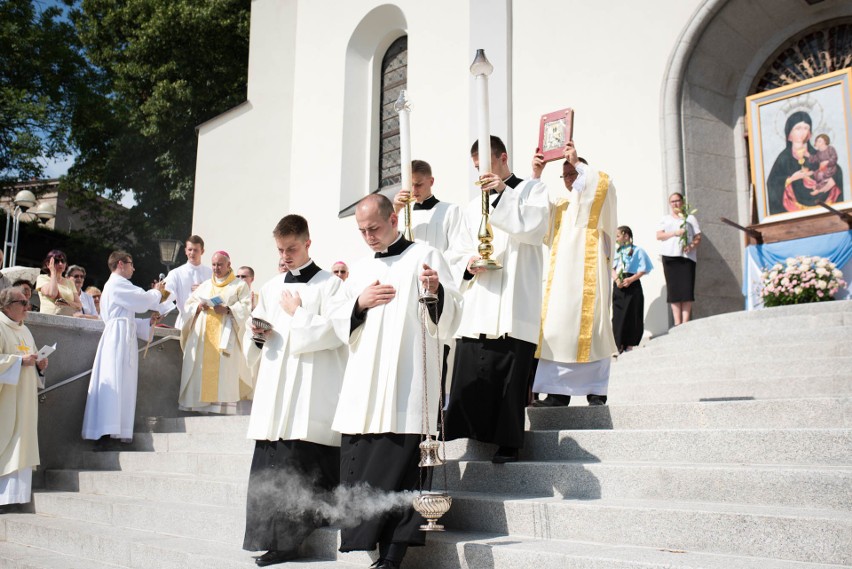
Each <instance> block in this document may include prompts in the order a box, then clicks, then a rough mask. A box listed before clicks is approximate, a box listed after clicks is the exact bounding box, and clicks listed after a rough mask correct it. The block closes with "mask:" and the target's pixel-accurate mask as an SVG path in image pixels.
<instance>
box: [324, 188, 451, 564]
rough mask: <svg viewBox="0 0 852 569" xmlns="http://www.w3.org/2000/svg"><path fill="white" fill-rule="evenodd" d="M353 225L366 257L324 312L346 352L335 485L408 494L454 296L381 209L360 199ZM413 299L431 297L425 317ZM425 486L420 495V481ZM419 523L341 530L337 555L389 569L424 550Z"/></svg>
mask: <svg viewBox="0 0 852 569" xmlns="http://www.w3.org/2000/svg"><path fill="white" fill-rule="evenodd" d="M355 220H356V222H357V223H358V229H359V230H360V232H361V236H362V237H363V238H364V241H365V242H366V243H367V245H368V246H369V247H370V249H372V250H373V251H374V252H375V255H374V257H371V258H367V259H363V260H361V261H359V262H358V263H355V264H354V265H353V266H352V273H351V276H350V277H349V279H348V280H347V281H346V282H345V283H344V284H343V288H342V290H341V293H340V294H338V295H337V296H336V297H335V299H334V303H335V308H334V309H333V312H332V319H333V323H334V327H335V330H336V332H337V334H338V336H339V337H340V339H341V340H344V341H346V342H347V343H348V345H349V361H348V362H347V365H346V373H345V375H344V378H343V387H342V389H341V392H340V403H339V404H338V406H337V412H336V414H335V417H334V422H333V424H332V428H333V429H334V430H335V431H339V432H340V433H342V441H341V449H340V478H341V484H344V485H347V486H348V485H357V484H362V483H366V484H369V485H370V486H371V487H373V488H378V489H380V490H384V491H387V492H394V491H402V490H416V489H417V488H418V486H419V484H420V481H421V476H420V469H419V467H418V462H419V460H420V451H419V448H418V445H419V444H420V437H421V434H422V433H424V430H426V431H428V432H429V433H430V434H432V435H435V434H436V427H437V421H438V393H439V382H440V377H441V369H440V368H441V366H440V354H441V343H442V341H445V340H446V339H448V338H451V337H452V335H453V333H454V332H455V330H456V327H457V326H458V321H459V316H460V312H461V297H460V295H459V293H458V290H457V289H456V287H455V285H454V283H453V279H452V277H451V273H450V268H449V265H448V264H447V263H446V261H445V260H444V258H443V256H442V255H441V253H440V252H439V251H438V250H437V249H434V248H433V247H430V246H428V245H424V244H422V243H412V242H410V241H407V240H406V239H405V238H404V237H403V236H402V235H400V233H399V231H398V230H397V215H396V213H394V211H393V205H392V204H391V201H390V200H388V199H387V198H385V197H384V196H382V195H381V194H371V195H369V196H367V197H365V198H363V199H362V200H361V201H360V202H359V203H358V205H357V206H356V208H355ZM421 290H428V291H430V292H431V293H432V294H435V295H437V302H436V303H435V304H433V305H431V307H430V308H429V310H428V314H427V313H426V312H425V311H424V312H422V313H421V307H422V306H423V305H422V304H421V303H420V302H418V298H419V294H420V291H421ZM424 325H425V328H426V338H425V340H424V338H423V334H422V333H421V326H424ZM424 343H425V354H424ZM424 362H425V366H426V369H425V370H424ZM424 372H425V374H426V377H425V380H424ZM424 384H425V394H426V396H427V401H428V406H427V410H426V416H425V417H424V413H423V408H424V399H423V398H424ZM424 478H425V479H426V481H425V482H424V489H428V474H426V475H424ZM422 520H423V518H422V517H421V516H420V515H419V514H417V513H416V512H415V511H414V509H413V508H406V509H403V510H397V511H393V512H389V513H386V514H384V515H382V516H379V517H376V518H372V519H368V520H365V521H364V522H363V523H361V524H360V525H358V526H357V527H354V528H344V529H343V530H341V545H340V551H356V550H360V551H372V550H373V549H374V548H375V547H376V545H377V544H378V548H379V560H378V561H377V563H376V565H375V567H377V568H378V569H398V568H399V566H400V564H401V562H402V558H403V557H404V555H405V552H406V550H407V548H408V546H410V545H423V544H424V543H425V538H424V535H423V532H421V531H420V530H419V529H418V528H419V526H420V524H421V523H423V521H422Z"/></svg>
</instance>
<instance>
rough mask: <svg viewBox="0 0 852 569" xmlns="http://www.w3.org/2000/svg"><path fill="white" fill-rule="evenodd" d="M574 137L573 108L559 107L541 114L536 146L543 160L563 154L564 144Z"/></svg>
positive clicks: (555, 158)
mask: <svg viewBox="0 0 852 569" xmlns="http://www.w3.org/2000/svg"><path fill="white" fill-rule="evenodd" d="M573 138H574V109H571V108H568V109H561V110H558V111H553V112H552V113H547V114H546V115H542V116H541V123H540V125H539V130H538V148H539V149H540V151H541V153H542V154H544V161H545V162H552V161H553V160H559V159H561V158H562V157H563V156H564V151H565V144H566V143H567V142H568V141H569V140H573Z"/></svg>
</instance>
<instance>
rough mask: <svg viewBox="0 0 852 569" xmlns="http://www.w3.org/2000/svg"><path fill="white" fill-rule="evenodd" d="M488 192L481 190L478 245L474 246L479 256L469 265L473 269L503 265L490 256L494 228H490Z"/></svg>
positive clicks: (492, 268)
mask: <svg viewBox="0 0 852 569" xmlns="http://www.w3.org/2000/svg"><path fill="white" fill-rule="evenodd" d="M490 195H491V194H490V193H489V192H488V191H487V190H483V191H482V220H481V221H480V223H479V233H477V235H476V236H477V237H478V238H479V246H478V247H477V248H476V249H477V251H478V252H479V256H480V258H479V259H477V260H476V261H474V262H473V263H471V265H470V266H471V267H473V268H475V269H479V268H484V269H486V270H489V271H495V270H497V269H502V268H503V265H501V264H500V263H499V262H497V261H495V260H494V259H492V258H491V254H492V253H493V252H494V246H493V245H492V244H491V242H492V241H494V230H493V229H491V213H490V207H489V206H490V205H491V204H490V203H489V201H488V198H489V197H490Z"/></svg>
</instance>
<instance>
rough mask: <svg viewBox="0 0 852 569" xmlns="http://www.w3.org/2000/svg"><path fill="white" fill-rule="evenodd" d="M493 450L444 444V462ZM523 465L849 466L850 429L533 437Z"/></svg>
mask: <svg viewBox="0 0 852 569" xmlns="http://www.w3.org/2000/svg"><path fill="white" fill-rule="evenodd" d="M494 448H495V447H494V445H490V444H484V443H480V442H477V441H472V440H468V439H459V440H455V441H449V442H448V443H447V457H448V458H451V459H454V458H462V459H466V460H490V459H491V457H492V455H493V453H494ZM521 459H522V460H525V461H529V460H531V461H546V460H581V461H586V462H610V461H615V462H669V463H672V462H674V463H703V464H707V463H718V464H731V463H734V464H767V465H768V464H798V465H806V464H816V465H837V466H843V465H848V464H852V430H850V429H715V430H696V429H680V430H634V431H603V430H598V431H589V430H586V431H532V432H528V433H526V436H525V443H524V448H523V449H521Z"/></svg>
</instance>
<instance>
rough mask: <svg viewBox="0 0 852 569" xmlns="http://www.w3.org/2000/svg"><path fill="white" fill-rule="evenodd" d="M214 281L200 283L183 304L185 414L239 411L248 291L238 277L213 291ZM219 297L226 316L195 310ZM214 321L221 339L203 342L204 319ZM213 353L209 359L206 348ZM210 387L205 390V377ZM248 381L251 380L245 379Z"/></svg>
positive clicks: (181, 392)
mask: <svg viewBox="0 0 852 569" xmlns="http://www.w3.org/2000/svg"><path fill="white" fill-rule="evenodd" d="M214 281H215V277H214V279H210V280H207V281H204V282H203V283H201V284H200V285H198V288H197V289H195V292H193V293H192V294H191V295H190V296H189V300H187V301H186V311H187V314H188V315H191V316H189V319H188V320H187V321H186V322H185V323H184V326H183V329H182V330H181V347H182V348H183V365H182V367H181V376H180V390H179V391H178V405H179V407H180V408H181V409H183V410H185V411H199V412H207V413H228V414H233V413H236V412H237V408H236V403H237V402H238V401H239V400H240V398H241V397H240V395H241V394H240V379H241V378H240V372H241V371H243V370H244V369H245V368H244V366H242V365H241V361H240V360H242V359H243V358H244V356H243V345H242V338H243V335H244V334H245V331H246V327H247V324H248V321H249V319H250V318H251V290H250V289H249V287H248V285H247V284H246V283H245V282H243V280H242V279H237V278H234V279H233V280H232V281H231V282H230V283H228V284H227V285H226V286H224V287H214ZM214 296H218V297H220V298H221V299H222V306H227V307H228V308H230V310H231V312H230V314H222V315H218V314H216V313H214V312H213V310H212V309H210V310H202V311H201V312H199V313H198V314H197V315H196V310H197V309H198V307H199V305H201V304H202V303H203V302H204V301H209V300H210V299H211V298H212V297H214ZM214 318H215V319H217V320H218V324H219V326H216V329H217V331H219V335H218V337H216V338H210V339H208V338H207V335H208V321H209V320H211V319H214ZM209 348H213V349H214V350H216V355H215V357H209V353H208V352H207V350H208V349H209ZM205 377H207V379H208V381H209V383H210V384H209V385H208V386H207V389H205V388H204V378H205ZM245 379H246V380H247V382H248V383H251V378H245Z"/></svg>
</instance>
